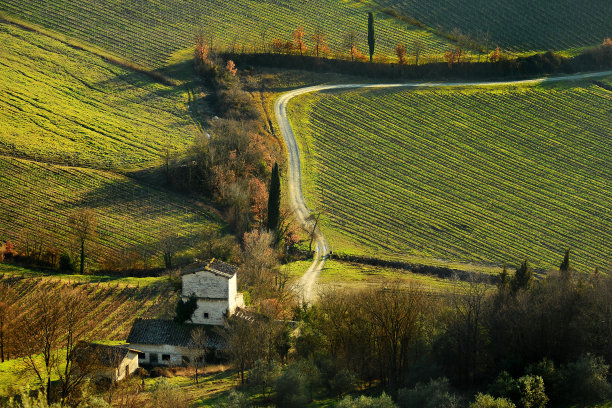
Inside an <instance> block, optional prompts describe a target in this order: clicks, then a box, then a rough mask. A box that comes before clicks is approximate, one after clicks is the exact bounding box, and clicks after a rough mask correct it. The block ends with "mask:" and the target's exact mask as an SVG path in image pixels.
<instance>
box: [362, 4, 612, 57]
mask: <svg viewBox="0 0 612 408" xmlns="http://www.w3.org/2000/svg"><path fill="white" fill-rule="evenodd" d="M364 2H365V3H374V4H377V5H380V6H382V7H390V8H393V9H394V10H396V11H398V12H400V13H401V14H403V15H406V16H411V17H413V18H415V19H417V20H419V21H422V22H423V23H425V24H426V25H428V26H429V27H436V28H437V27H440V28H441V29H442V30H445V31H447V32H451V31H452V30H453V29H455V28H459V29H460V30H461V31H462V32H464V33H469V34H471V35H472V36H475V37H478V36H479V33H489V38H490V42H491V45H492V46H493V47H495V45H499V46H500V47H503V48H506V49H511V50H515V51H527V50H539V51H547V50H549V49H554V50H565V49H572V48H576V47H583V46H590V45H597V44H600V43H601V42H602V41H603V39H604V38H606V37H610V36H612V26H610V16H612V3H611V2H610V1H608V0H540V1H531V0H513V1H494V0H487V1H481V0H429V1H414V0H399V1H398V0H371V1H364Z"/></svg>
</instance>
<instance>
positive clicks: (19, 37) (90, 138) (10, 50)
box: [0, 24, 197, 168]
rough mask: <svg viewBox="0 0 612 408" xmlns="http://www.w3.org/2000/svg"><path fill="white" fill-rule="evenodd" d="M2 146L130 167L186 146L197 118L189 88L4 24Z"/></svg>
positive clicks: (95, 164)
mask: <svg viewBox="0 0 612 408" xmlns="http://www.w3.org/2000/svg"><path fill="white" fill-rule="evenodd" d="M0 42H1V43H2V49H1V50H0V55H1V58H0V123H2V127H1V128H0V151H3V152H4V153H5V154H11V155H17V156H22V157H30V158H36V159H43V160H50V161H54V162H62V163H70V164H78V165H86V166H92V167H105V168H117V167H121V168H126V167H136V166H140V165H143V164H145V163H147V162H151V161H155V160H159V159H160V156H161V153H160V151H161V150H162V149H165V148H166V147H168V148H171V149H182V148H184V147H185V146H186V145H187V144H188V143H190V142H191V141H192V140H193V137H194V134H195V132H196V131H197V129H196V126H195V124H194V122H193V120H192V119H191V117H190V115H189V112H188V111H187V92H186V90H185V89H184V88H182V87H174V88H171V87H168V86H164V85H160V84H157V83H155V82H152V81H151V79H150V78H149V77H147V76H145V75H142V74H137V73H134V72H131V71H129V70H126V69H123V68H121V67H118V66H116V65H113V64H111V63H109V62H107V61H104V60H103V59H102V58H100V57H97V56H95V55H93V54H90V53H87V52H85V51H79V50H75V49H74V48H71V47H69V46H67V45H65V44H62V43H61V42H59V41H56V40H53V39H51V38H48V37H46V36H43V35H40V34H36V33H32V32H29V31H26V30H23V29H21V28H18V27H16V26H13V25H11V24H0Z"/></svg>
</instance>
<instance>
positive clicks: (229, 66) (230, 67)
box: [225, 60, 238, 76]
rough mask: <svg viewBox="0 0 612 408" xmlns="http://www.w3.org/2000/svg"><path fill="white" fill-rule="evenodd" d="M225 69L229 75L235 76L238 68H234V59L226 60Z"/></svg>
mask: <svg viewBox="0 0 612 408" xmlns="http://www.w3.org/2000/svg"><path fill="white" fill-rule="evenodd" d="M225 69H226V70H227V72H229V73H230V75H231V76H236V73H237V72H238V68H236V64H234V61H232V60H228V61H227V65H225Z"/></svg>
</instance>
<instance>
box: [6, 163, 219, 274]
mask: <svg viewBox="0 0 612 408" xmlns="http://www.w3.org/2000/svg"><path fill="white" fill-rule="evenodd" d="M0 185H1V186H2V187H1V188H0V204H1V207H2V209H1V210H0V214H1V215H2V217H1V220H0V239H2V240H3V241H4V240H7V239H10V240H13V241H15V242H16V243H17V244H23V242H24V240H25V239H26V237H27V236H28V234H35V235H41V236H42V237H43V238H44V241H45V244H46V245H55V246H57V247H59V248H60V249H65V250H74V239H73V233H72V232H71V230H70V227H69V225H68V217H69V216H70V214H72V213H73V212H74V211H77V210H78V209H80V208H92V209H94V211H95V212H96V214H97V216H98V232H97V236H96V238H95V240H94V243H93V244H92V251H91V254H90V256H91V257H92V258H93V259H94V260H95V261H98V262H101V261H103V260H104V259H105V258H107V257H108V256H111V255H112V256H115V255H116V254H118V253H122V252H126V251H127V252H129V251H137V252H138V253H141V254H142V253H143V251H144V252H145V253H147V254H148V255H147V257H148V258H150V260H151V262H152V264H153V265H158V264H159V263H160V260H159V258H158V257H157V253H158V252H159V241H160V240H161V239H163V237H164V236H165V234H167V233H168V231H174V232H175V233H176V234H178V235H179V236H182V237H184V238H185V243H184V245H186V246H185V247H183V248H181V250H180V251H190V250H193V249H194V248H193V246H195V245H196V244H197V242H198V237H199V233H200V230H201V228H202V227H203V226H205V225H207V224H209V223H220V220H219V219H218V218H217V217H216V216H214V215H212V214H211V213H209V212H207V211H206V210H204V209H202V208H199V207H197V206H196V205H195V204H193V203H191V202H186V201H184V199H183V198H181V197H179V196H177V195H174V194H172V193H169V192H167V191H163V190H157V189H152V188H148V187H146V186H143V185H140V184H138V183H136V182H134V181H132V180H130V179H129V178H127V177H124V176H119V175H116V174H113V173H108V172H104V171H97V170H88V169H79V168H67V167H63V166H55V165H49V164H45V163H39V162H31V161H28V160H22V159H14V158H6V157H4V158H0Z"/></svg>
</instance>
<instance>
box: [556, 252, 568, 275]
mask: <svg viewBox="0 0 612 408" xmlns="http://www.w3.org/2000/svg"><path fill="white" fill-rule="evenodd" d="M569 258H570V250H569V248H568V249H566V250H565V256H564V257H563V262H561V265H559V271H561V272H569V269H570V259H569Z"/></svg>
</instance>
